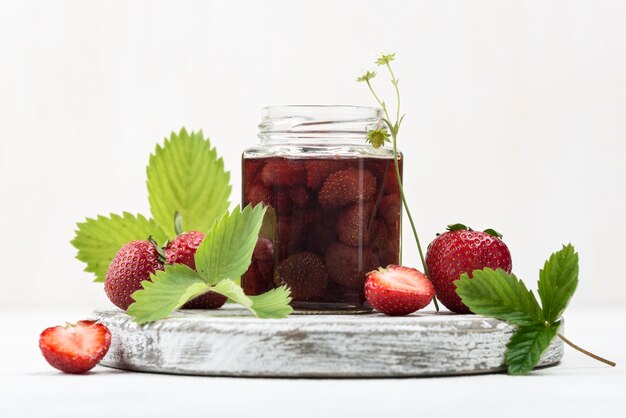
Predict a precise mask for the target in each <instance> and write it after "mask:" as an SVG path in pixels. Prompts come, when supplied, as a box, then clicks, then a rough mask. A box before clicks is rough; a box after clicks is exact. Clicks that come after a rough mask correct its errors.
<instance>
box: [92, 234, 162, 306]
mask: <svg viewBox="0 0 626 418" xmlns="http://www.w3.org/2000/svg"><path fill="white" fill-rule="evenodd" d="M157 270H163V261H162V260H161V257H160V256H159V253H158V252H157V248H156V246H155V245H154V244H152V243H151V242H149V241H131V242H129V243H128V244H126V245H124V246H123V247H122V248H120V249H119V251H118V252H117V254H115V257H113V261H111V265H110V266H109V269H108V270H107V274H106V278H105V281H104V290H105V292H106V294H107V296H108V297H109V299H110V300H111V302H113V304H114V305H116V306H117V307H119V308H121V309H124V310H126V309H127V308H128V307H129V306H130V304H131V303H133V302H134V300H133V299H132V298H131V297H130V295H132V294H133V293H135V292H136V291H137V290H139V289H141V282H142V281H143V280H150V274H151V273H154V272H155V271H157Z"/></svg>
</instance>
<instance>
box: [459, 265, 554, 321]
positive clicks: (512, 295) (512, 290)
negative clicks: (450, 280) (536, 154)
mask: <svg viewBox="0 0 626 418" xmlns="http://www.w3.org/2000/svg"><path fill="white" fill-rule="evenodd" d="M472 276H473V278H471V279H470V278H469V276H468V274H467V273H465V274H462V275H461V277H460V278H459V280H456V281H455V282H454V283H455V284H456V293H457V294H458V295H459V296H460V297H461V300H462V301H463V303H464V304H465V305H467V307H468V308H470V310H471V311H472V312H474V313H476V314H479V315H486V316H491V317H493V318H497V319H501V320H503V321H507V322H510V323H511V324H515V325H528V324H534V323H536V322H543V313H542V311H541V307H540V306H539V303H538V302H537V299H536V298H535V295H534V294H533V292H532V291H530V290H528V289H527V288H526V285H525V284H524V282H522V281H521V280H519V279H518V278H517V277H515V275H513V274H508V273H506V272H505V271H504V270H502V269H497V270H492V269H490V268H485V269H483V270H474V272H473V273H472Z"/></svg>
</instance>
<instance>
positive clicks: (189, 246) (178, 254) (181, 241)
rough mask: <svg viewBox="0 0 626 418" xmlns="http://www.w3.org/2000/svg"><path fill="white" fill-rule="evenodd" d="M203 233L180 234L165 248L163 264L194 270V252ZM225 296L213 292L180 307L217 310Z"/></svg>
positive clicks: (223, 301) (202, 238)
mask: <svg viewBox="0 0 626 418" xmlns="http://www.w3.org/2000/svg"><path fill="white" fill-rule="evenodd" d="M204 236H205V234H204V232H198V231H191V232H186V233H184V234H180V235H179V236H177V237H176V238H174V239H173V240H172V241H170V243H169V244H168V245H167V247H165V262H166V263H167V264H184V265H186V266H187V267H190V268H192V269H194V270H195V269H196V260H195V255H196V250H197V249H198V247H199V246H200V244H202V241H203V240H204ZM226 299H227V298H226V296H222V295H220V294H219V293H215V292H206V293H204V294H202V295H200V296H198V297H195V298H193V299H191V300H190V301H189V302H187V303H185V304H184V305H183V306H182V309H217V308H220V307H222V305H224V304H225V303H226Z"/></svg>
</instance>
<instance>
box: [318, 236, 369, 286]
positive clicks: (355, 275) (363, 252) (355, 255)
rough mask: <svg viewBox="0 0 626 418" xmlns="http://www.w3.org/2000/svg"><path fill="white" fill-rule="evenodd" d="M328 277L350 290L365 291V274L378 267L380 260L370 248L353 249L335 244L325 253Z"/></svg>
mask: <svg viewBox="0 0 626 418" xmlns="http://www.w3.org/2000/svg"><path fill="white" fill-rule="evenodd" d="M324 261H325V262H326V270H327V271H328V277H329V278H330V279H331V280H332V281H333V282H335V283H337V284H340V285H342V286H344V287H347V288H350V289H363V284H364V283H365V273H366V272H368V271H370V270H373V269H375V268H376V267H378V260H377V259H376V257H375V256H374V253H372V250H370V249H369V248H368V247H351V246H349V245H345V244H341V243H339V242H335V243H333V244H331V245H330V246H329V247H328V248H327V249H326V252H325V253H324Z"/></svg>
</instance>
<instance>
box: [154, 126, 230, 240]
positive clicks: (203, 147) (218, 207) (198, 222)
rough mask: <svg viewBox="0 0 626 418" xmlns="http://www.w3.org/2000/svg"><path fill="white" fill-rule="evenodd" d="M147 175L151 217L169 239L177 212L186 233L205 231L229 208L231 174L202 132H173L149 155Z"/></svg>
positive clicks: (172, 234) (174, 232) (173, 233)
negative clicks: (182, 221)
mask: <svg viewBox="0 0 626 418" xmlns="http://www.w3.org/2000/svg"><path fill="white" fill-rule="evenodd" d="M147 174H148V181H147V185H148V200H149V202H150V210H151V211H152V216H153V217H154V220H155V221H156V222H157V223H158V224H159V225H160V226H161V227H162V228H163V230H165V232H167V234H168V235H169V236H170V237H173V236H175V235H176V231H175V229H174V216H175V214H176V212H179V213H180V215H182V219H183V220H184V222H185V228H186V230H187V231H191V230H197V231H202V232H204V231H207V230H208V229H209V228H210V227H211V225H212V224H213V223H214V222H215V221H216V220H217V219H218V218H219V217H220V216H222V214H223V213H224V211H226V210H227V209H228V207H229V206H230V203H229V198H230V192H231V186H230V173H229V172H227V171H225V170H224V161H223V160H222V159H221V158H218V157H217V152H216V150H215V148H211V143H210V142H209V140H208V139H205V138H204V136H203V134H202V131H199V132H197V133H196V132H191V134H188V133H187V131H186V130H185V129H184V128H183V129H182V130H181V131H180V133H179V134H178V135H176V134H175V133H173V132H172V135H171V136H170V138H169V140H168V139H165V143H164V145H163V147H161V146H159V145H157V147H156V151H155V153H154V154H153V155H151V156H150V162H149V164H148V168H147Z"/></svg>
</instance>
